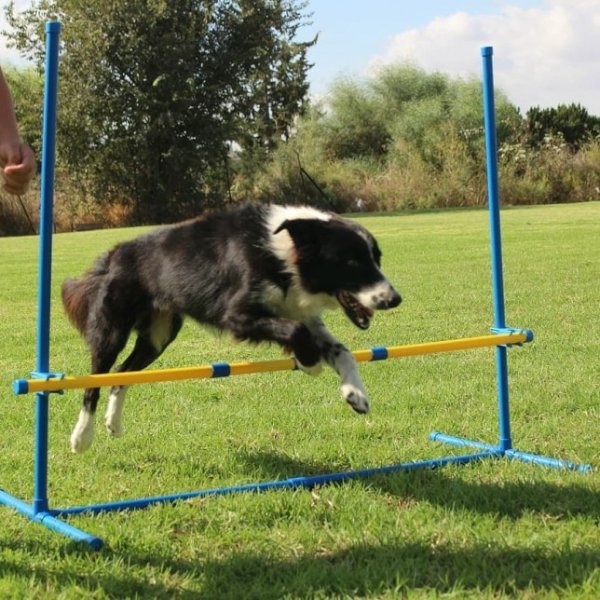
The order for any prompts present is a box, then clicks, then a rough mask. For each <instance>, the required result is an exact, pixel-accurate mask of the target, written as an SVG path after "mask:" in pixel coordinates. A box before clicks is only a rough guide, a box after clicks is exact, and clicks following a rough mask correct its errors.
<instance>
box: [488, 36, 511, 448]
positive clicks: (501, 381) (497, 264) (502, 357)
mask: <svg viewBox="0 0 600 600" xmlns="http://www.w3.org/2000/svg"><path fill="white" fill-rule="evenodd" d="M493 53H494V51H493V48H491V47H490V46H486V47H485V48H482V49H481V56H482V62H483V114H484V123H485V150H486V164H487V182H488V208H489V220H490V244H491V256H492V293H493V300H494V329H505V328H506V317H505V311H504V281H503V275H502V239H501V234H500V193H499V186H498V145H497V140H496V109H495V106H494V72H493V64H492V55H493ZM496 386H497V394H498V418H499V441H498V447H499V448H500V450H502V451H503V452H504V451H506V450H510V449H511V448H512V441H511V435H510V411H509V402H508V364H507V357H506V348H505V347H500V346H498V347H497V348H496Z"/></svg>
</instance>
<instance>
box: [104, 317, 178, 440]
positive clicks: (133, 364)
mask: <svg viewBox="0 0 600 600" xmlns="http://www.w3.org/2000/svg"><path fill="white" fill-rule="evenodd" d="M182 322H183V321H182V319H181V316H179V315H177V314H173V313H170V312H160V311H156V312H154V313H152V316H151V317H150V320H149V322H148V323H145V324H144V325H143V326H142V327H140V328H139V333H138V337H137V340H136V342H135V345H134V347H133V350H132V352H131V354H130V355H129V356H128V357H127V358H126V359H125V360H124V361H123V363H122V364H121V365H120V366H119V367H118V368H117V371H120V372H123V371H141V370H142V369H144V368H145V367H147V366H148V365H149V364H151V363H152V362H154V361H155V360H156V359H157V358H158V357H159V356H160V355H161V354H162V353H163V352H164V350H165V349H166V348H167V346H168V345H169V344H170V343H171V342H172V341H173V340H174V339H175V338H176V337H177V334H178V333H179V330H180V329H181V325H182ZM126 393H127V386H124V385H116V386H113V387H112V388H111V389H110V394H109V396H108V407H107V409H106V418H105V424H106V430H107V431H108V433H109V434H110V435H112V436H113V437H120V436H122V435H123V405H124V403H125V394H126Z"/></svg>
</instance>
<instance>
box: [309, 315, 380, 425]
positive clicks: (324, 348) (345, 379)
mask: <svg viewBox="0 0 600 600" xmlns="http://www.w3.org/2000/svg"><path fill="white" fill-rule="evenodd" d="M306 326H307V327H308V329H309V330H310V332H311V333H312V334H313V337H314V339H315V341H316V342H317V345H318V346H319V348H320V350H321V355H322V356H323V358H324V359H325V361H326V362H327V364H329V365H330V366H331V367H332V368H333V369H334V370H335V371H336V372H337V373H338V375H339V376H340V379H341V381H342V388H341V389H342V397H343V398H344V400H345V401H346V402H347V403H348V404H349V405H350V406H351V407H352V408H353V409H354V410H355V411H356V412H358V413H366V412H369V399H368V397H367V392H366V390H365V386H364V384H363V382H362V379H361V378H360V375H359V373H358V369H357V367H356V361H355V360H354V356H352V352H350V350H348V348H346V346H344V345H343V344H342V343H341V342H340V341H339V340H338V339H336V338H335V337H334V335H333V334H332V333H331V332H330V331H329V330H328V329H327V327H326V326H325V323H323V321H322V320H321V319H320V318H318V317H315V318H313V319H310V320H308V321H307V322H306Z"/></svg>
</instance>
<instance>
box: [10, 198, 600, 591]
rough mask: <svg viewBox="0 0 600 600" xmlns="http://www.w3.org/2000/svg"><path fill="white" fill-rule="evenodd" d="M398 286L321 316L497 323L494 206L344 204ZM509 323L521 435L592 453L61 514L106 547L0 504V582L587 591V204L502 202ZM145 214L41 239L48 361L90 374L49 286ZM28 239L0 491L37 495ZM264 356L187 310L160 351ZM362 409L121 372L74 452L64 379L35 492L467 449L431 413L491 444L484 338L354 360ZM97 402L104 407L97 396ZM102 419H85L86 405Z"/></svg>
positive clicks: (590, 302) (244, 385) (590, 560)
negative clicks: (114, 402) (396, 294)
mask: <svg viewBox="0 0 600 600" xmlns="http://www.w3.org/2000/svg"><path fill="white" fill-rule="evenodd" d="M360 220H361V222H362V223H363V224H364V225H365V226H367V227H368V228H369V229H370V230H371V231H372V232H373V233H374V234H375V235H376V236H377V237H378V239H379V241H380V244H381V246H382V248H383V252H384V257H383V265H384V270H385V271H386V273H387V274H388V276H389V277H390V279H391V280H392V281H393V282H394V283H395V284H397V288H398V289H399V290H400V291H401V293H402V295H403V297H404V303H403V304H402V306H401V307H400V308H399V309H397V310H395V311H392V312H390V313H387V314H384V313H381V314H379V315H377V317H376V318H375V320H374V322H373V324H372V326H371V329H370V330H369V331H368V332H363V331H359V330H358V329H356V328H354V327H353V326H352V325H351V324H350V323H349V322H348V321H347V320H345V317H344V316H343V315H342V314H341V313H340V314H335V313H331V314H329V315H327V316H326V320H327V322H328V323H329V325H330V328H331V329H332V330H333V331H334V332H335V333H336V334H337V335H338V336H339V337H340V339H342V340H343V341H345V342H346V344H347V345H348V346H350V347H352V348H363V347H369V346H372V345H396V344H404V343H414V342H420V341H429V340H439V339H447V338H455V337H464V336H475V335H484V334H486V333H487V332H488V329H489V327H490V326H491V325H492V316H491V315H492V306H491V292H490V263H489V248H488V229H487V227H488V224H487V212H486V211H484V210H452V211H439V212H429V213H420V214H402V215H386V216H379V215H366V216H362V217H360ZM502 225H503V241H504V261H505V269H504V274H505V288H506V305H507V321H508V324H509V325H511V326H514V327H529V328H531V329H532V330H533V331H534V333H535V335H536V338H535V341H534V343H533V344H528V345H526V346H524V347H523V348H514V349H511V350H510V352H509V367H510V385H511V408H512V417H513V419H512V426H513V440H514V445H515V447H517V448H518V449H521V450H525V451H529V452H536V453H542V454H545V455H549V456H555V457H561V458H566V459H570V460H573V461H578V462H586V463H591V464H592V465H594V466H595V467H596V469H595V470H594V472H592V473H589V474H578V473H571V472H561V471H555V470H550V469H545V468H540V467H534V466H530V465H527V464H523V463H520V462H509V461H487V462H483V463H479V464H472V465H469V466H466V467H450V468H445V469H440V470H436V471H419V472H413V473H398V474H394V475H391V476H385V477H384V476H378V477H373V478H369V479H364V480H360V481H353V482H349V483H345V484H341V485H332V486H327V487H322V488H318V489H315V490H312V491H308V490H295V491H274V492H267V493H264V494H240V495H234V496H225V497H219V498H208V499H202V500H194V501H189V502H181V503H178V504H176V505H173V506H156V507H152V508H150V509H147V510H144V511H134V512H124V513H107V514H103V515H100V516H94V517H93V516H78V517H73V518H72V519H71V522H72V523H73V524H74V525H75V526H77V527H81V528H82V529H85V530H86V531H90V532H92V533H94V534H96V535H98V536H100V537H102V538H103V539H104V540H105V541H106V546H105V548H104V549H103V550H101V551H100V552H93V551H90V550H88V549H86V548H85V547H81V546H79V545H77V544H74V543H72V542H70V541H69V540H67V539H66V538H63V537H61V536H59V535H57V534H53V533H51V532H49V531H48V530H46V529H45V528H44V527H41V526H39V525H36V524H34V523H31V522H29V521H28V520H27V519H25V518H23V517H21V516H18V515H16V514H15V513H13V512H12V511H11V510H10V509H8V508H5V507H2V508H0V517H1V519H0V598H29V597H31V598H42V597H43V598H86V599H87V598H178V597H181V598H257V599H261V600H262V599H268V598H352V597H370V598H398V597H407V598H430V597H433V598H439V597H444V598H489V599H492V598H494V599H495V598H504V597H517V598H528V599H529V598H561V599H562V598H590V599H592V598H598V597H600V475H598V472H597V468H598V466H600V441H599V433H600V385H599V381H600V360H599V358H600V342H599V322H600V321H599V317H600V311H599V309H600V285H599V279H600V203H597V202H596V203H586V204H573V205H553V206H535V207H526V208H519V209H507V210H504V211H503V214H502ZM139 231H140V230H134V229H130V230H114V231H98V232H87V233H73V234H63V235H57V236H56V237H55V242H54V266H53V309H52V334H51V344H52V350H51V356H52V361H51V365H50V366H51V369H52V370H55V371H61V372H66V373H68V374H84V373H86V372H87V371H88V369H89V365H88V361H89V359H88V353H87V350H86V348H85V346H84V344H83V342H82V341H81V340H80V338H79V337H78V335H77V333H76V332H75V330H74V329H73V328H72V327H71V326H70V325H69V324H68V323H67V320H66V318H65V316H64V315H63V313H62V310H61V306H60V301H59V288H60V282H61V281H62V280H63V279H64V278H65V277H67V276H76V275H79V274H80V273H81V272H82V271H84V270H85V269H86V268H87V267H88V266H89V265H90V263H91V261H92V260H93V258H94V257H95V256H96V255H97V254H99V253H100V252H102V251H103V250H105V249H106V248H108V247H109V246H111V245H112V244H114V243H116V242H117V241H120V240H124V239H127V238H130V237H132V236H134V235H136V234H137V233H139ZM36 271H37V240H36V239H34V238H12V239H0V275H1V281H2V285H1V286H0V368H1V371H2V374H3V380H4V384H3V386H2V390H3V393H2V396H1V402H2V404H1V406H0V424H1V425H0V487H1V488H3V489H5V490H6V491H8V492H10V493H11V494H15V495H17V496H19V497H21V498H24V499H26V500H27V501H29V500H30V498H31V494H32V487H33V486H32V478H33V475H32V462H33V410H32V409H33V398H32V397H29V396H20V397H17V396H14V395H13V394H12V392H11V382H12V380H13V379H15V378H19V377H23V376H26V375H27V374H28V373H29V372H30V371H31V370H32V369H33V367H34V359H35V357H34V352H35V313H36ZM279 357H281V353H280V351H279V350H278V349H277V348H275V347H259V348H253V347H250V346H247V345H243V344H235V343H233V342H232V341H231V340H230V339H229V338H228V337H227V336H216V335H215V334H214V333H210V332H206V331H204V330H201V329H200V328H199V327H198V326H197V325H195V324H194V323H191V322H189V323H187V324H186V325H185V326H184V329H183V330H182V333H181V334H180V337H179V339H178V340H177V342H176V343H175V344H173V346H171V347H170V348H169V350H168V351H167V352H166V353H165V354H164V356H163V357H161V359H160V360H159V361H158V363H157V364H156V366H157V367H177V366H187V365H192V364H200V363H205V362H211V361H217V360H224V361H228V362H231V361H235V360H261V359H267V358H279ZM360 370H361V373H362V374H363V377H364V380H365V384H366V386H367V389H368V390H369V392H370V396H371V402H372V411H371V412H370V413H369V415H368V416H366V417H365V416H359V415H356V414H354V413H353V412H352V410H351V409H350V408H349V407H348V406H346V405H345V404H344V403H343V402H342V400H341V398H340V395H339V391H338V384H337V381H336V377H335V376H334V374H333V373H332V372H330V371H327V372H325V373H324V374H323V375H322V376H321V377H319V378H311V377H308V376H306V375H304V374H301V373H275V374H264V375H252V376H247V377H237V378H231V379H222V380H203V381H185V382H178V383H159V384H150V385H145V386H135V387H133V388H131V389H130V392H129V396H128V400H127V406H126V410H125V428H126V435H125V436H124V437H123V438H120V439H109V438H108V436H107V435H105V433H104V431H103V428H102V427H101V426H99V427H98V431H97V435H96V439H95V441H94V445H93V446H92V449H91V450H90V451H88V452H87V453H86V454H84V455H82V456H79V455H73V454H71V452H70V450H69V434H70V430H71V428H72V426H73V424H74V422H75V420H76V417H77V414H78V412H79V406H80V401H81V398H80V393H79V392H77V391H73V392H68V393H66V394H65V395H64V396H58V395H53V396H52V397H51V411H50V419H51V420H50V450H49V452H50V472H49V495H50V501H51V506H54V507H56V506H71V505H80V504H89V503H96V502H104V501H111V500H124V499H129V498H135V497H142V496H149V495H159V494H168V493H173V492H181V491H190V490H195V489H202V488H209V487H216V486H221V485H230V484H242V483H250V482H255V481H261V480H266V479H277V478H287V477H292V476H296V475H303V474H317V473H327V472H332V471H339V470H345V469H358V468H363V467H370V466H380V465H386V464H392V463H398V462H408V461H413V460H420V459H427V458H432V457H438V456H444V455H447V454H458V453H462V452H461V451H459V450H456V449H451V448H448V447H444V446H441V445H439V444H435V443H432V442H429V441H428V440H427V436H428V434H429V432H430V431H431V430H433V429H436V430H440V431H443V432H446V433H451V434H454V435H460V436H465V437H468V438H471V439H479V440H482V441H486V442H490V443H495V442H496V440H497V419H496V395H495V364H494V350H493V349H482V350H472V351H465V352H458V353H450V354H441V355H432V356H425V357H415V358H405V359H399V360H395V361H387V362H382V363H372V364H363V365H361V366H360ZM105 396H106V392H104V394H103V399H102V400H103V401H102V404H101V406H100V408H99V411H100V412H99V414H100V416H102V415H103V413H104V409H105V402H104V401H105ZM99 425H101V421H100V423H99Z"/></svg>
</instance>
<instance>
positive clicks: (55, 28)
mask: <svg viewBox="0 0 600 600" xmlns="http://www.w3.org/2000/svg"><path fill="white" fill-rule="evenodd" d="M60 30H61V24H60V21H48V22H47V23H46V33H60Z"/></svg>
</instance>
